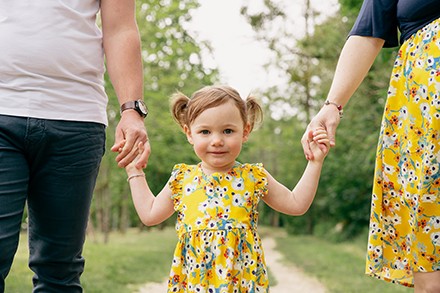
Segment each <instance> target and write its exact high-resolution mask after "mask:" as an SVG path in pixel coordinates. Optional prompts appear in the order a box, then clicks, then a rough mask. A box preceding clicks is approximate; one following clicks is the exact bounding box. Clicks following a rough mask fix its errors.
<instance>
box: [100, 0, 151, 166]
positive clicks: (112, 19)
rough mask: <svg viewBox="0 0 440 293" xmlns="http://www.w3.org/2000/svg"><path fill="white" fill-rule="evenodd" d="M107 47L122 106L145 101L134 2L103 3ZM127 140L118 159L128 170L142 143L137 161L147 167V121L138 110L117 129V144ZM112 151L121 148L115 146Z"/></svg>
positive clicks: (125, 114)
mask: <svg viewBox="0 0 440 293" xmlns="http://www.w3.org/2000/svg"><path fill="white" fill-rule="evenodd" d="M101 18H102V32H103V46H104V52H105V56H106V64H107V71H108V73H109V76H110V80H111V82H112V84H113V87H114V89H115V91H116V95H117V97H118V100H119V104H120V105H122V104H124V103H125V102H127V101H134V100H139V99H141V100H143V80H144V78H143V67H142V57H141V42H140V36H139V29H138V26H137V23H136V9H135V1H134V0H101ZM123 140H125V143H124V148H123V150H122V151H121V152H120V153H119V154H118V156H117V157H116V161H117V162H118V165H119V166H120V167H125V166H126V165H127V164H128V163H129V162H131V161H132V160H133V159H134V158H135V157H136V155H137V147H136V146H137V145H139V142H143V143H145V149H144V152H143V154H142V156H141V158H139V160H138V162H137V164H136V165H137V166H138V167H139V168H142V167H145V166H146V164H147V160H148V155H149V153H150V145H149V143H148V141H147V131H146V129H145V124H144V119H143V117H141V116H140V115H139V113H137V112H136V111H135V110H131V109H130V110H125V111H124V112H122V114H121V120H120V121H119V124H118V126H117V128H116V134H115V144H114V146H117V145H119V144H120V142H121V141H123ZM112 151H115V152H118V149H117V148H115V147H112Z"/></svg>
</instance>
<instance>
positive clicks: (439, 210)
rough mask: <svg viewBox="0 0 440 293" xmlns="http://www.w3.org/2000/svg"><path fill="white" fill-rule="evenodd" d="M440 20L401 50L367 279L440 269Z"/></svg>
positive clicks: (406, 277)
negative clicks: (369, 277) (369, 276)
mask: <svg viewBox="0 0 440 293" xmlns="http://www.w3.org/2000/svg"><path fill="white" fill-rule="evenodd" d="M439 31H440V19H437V20H436V21H434V22H432V23H430V24H429V25H427V26H425V27H424V28H423V29H421V30H419V31H418V32H417V33H416V34H415V35H413V36H412V37H411V38H410V39H408V40H407V41H406V42H405V43H404V44H403V45H402V46H401V48H400V50H399V53H398V56H397V58H396V61H395V64H394V69H393V73H392V76H391V82H390V87H389V91H388V99H387V103H386V106H385V113H384V117H383V120H382V129H381V134H380V138H379V145H378V150H377V158H376V173H375V181H374V185H373V199H372V209H371V218H370V235H369V246H368V256H367V269H366V272H367V274H370V275H373V276H375V277H378V278H381V279H385V280H387V281H391V282H397V283H400V284H402V285H405V286H409V287H412V286H413V284H414V283H413V271H415V272H432V271H438V270H440V172H439V169H440V140H439V131H440V35H439Z"/></svg>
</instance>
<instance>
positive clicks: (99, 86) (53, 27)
mask: <svg viewBox="0 0 440 293" xmlns="http://www.w3.org/2000/svg"><path fill="white" fill-rule="evenodd" d="M99 2H100V1H99V0H0V114H4V115H12V116H21V117H34V118H42V119H55V120H74V121H91V122H98V123H102V124H105V125H107V115H106V107H107V95H106V93H105V91H104V81H103V75H104V70H105V68H104V50H103V47H102V33H101V31H100V29H99V28H98V27H97V25H96V14H97V13H98V11H99V6H100V3H99Z"/></svg>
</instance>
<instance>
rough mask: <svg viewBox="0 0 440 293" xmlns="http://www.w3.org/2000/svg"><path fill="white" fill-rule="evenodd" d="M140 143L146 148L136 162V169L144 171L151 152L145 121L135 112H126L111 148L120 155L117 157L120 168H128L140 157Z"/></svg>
mask: <svg viewBox="0 0 440 293" xmlns="http://www.w3.org/2000/svg"><path fill="white" fill-rule="evenodd" d="M139 143H142V144H143V146H144V147H143V152H142V154H141V155H140V156H139V158H138V159H137V160H136V168H138V169H142V168H145V167H146V166H147V162H148V157H149V156H150V152H151V149H150V143H149V142H148V135H147V130H146V129H145V125H144V119H143V118H142V117H141V116H139V114H138V113H136V112H135V111H124V112H123V115H122V117H121V120H120V121H119V124H118V126H117V127H116V133H115V144H114V145H113V146H112V148H111V150H112V151H113V152H118V153H119V154H118V155H117V157H116V162H118V166H119V167H121V168H124V167H126V166H127V165H128V164H129V163H130V162H132V161H133V160H134V159H135V158H136V157H137V156H138V155H139V152H138V146H139Z"/></svg>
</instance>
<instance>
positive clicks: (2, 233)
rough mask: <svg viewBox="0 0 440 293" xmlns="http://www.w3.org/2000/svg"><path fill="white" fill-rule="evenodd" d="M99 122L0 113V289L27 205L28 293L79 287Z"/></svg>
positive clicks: (99, 149) (100, 144)
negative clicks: (30, 279) (30, 278)
mask: <svg viewBox="0 0 440 293" xmlns="http://www.w3.org/2000/svg"><path fill="white" fill-rule="evenodd" d="M104 149H105V126H104V125H102V124H98V123H89V122H74V121H56V120H44V119H35V118H24V117H12V116H5V115H0V292H4V291H5V288H4V287H5V278H6V276H7V275H8V273H9V270H10V267H11V264H12V261H13V258H14V255H15V252H16V250H17V245H18V239H19V232H20V226H21V222H22V217H23V210H24V208H25V202H26V200H27V203H28V216H29V218H28V220H29V252H30V258H29V267H30V268H31V270H32V271H33V272H34V273H35V275H34V277H33V284H34V292H45V293H46V292H82V287H81V284H80V280H79V279H80V276H81V274H82V272H83V270H84V258H83V257H82V248H83V244H84V240H85V232H86V227H87V220H88V214H89V209H90V203H91V199H92V195H93V189H94V187H95V182H96V177H97V175H98V169H99V165H100V163H101V158H102V156H103V154H104Z"/></svg>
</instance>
